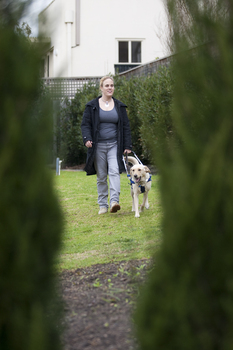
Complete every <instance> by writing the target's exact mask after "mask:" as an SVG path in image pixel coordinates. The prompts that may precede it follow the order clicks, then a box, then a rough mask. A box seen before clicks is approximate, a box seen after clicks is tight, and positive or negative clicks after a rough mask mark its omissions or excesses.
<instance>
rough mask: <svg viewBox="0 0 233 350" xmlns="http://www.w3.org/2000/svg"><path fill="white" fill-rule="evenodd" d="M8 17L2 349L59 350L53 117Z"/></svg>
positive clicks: (0, 213) (0, 148) (2, 128)
mask: <svg viewBox="0 0 233 350" xmlns="http://www.w3.org/2000/svg"><path fill="white" fill-rule="evenodd" d="M4 8H5V9H7V10H9V8H8V7H7V6H5V7H4ZM8 16H9V12H8V13H6V16H5V19H4V23H3V22H1V23H0V52H1V55H0V77H1V78H0V115H1V118H0V187H1V195H0V349H1V350H42V349H43V350H52V349H54V350H59V349H60V348H61V346H60V328H59V320H58V317H60V311H59V307H58V306H59V305H58V304H56V302H55V300H56V299H57V293H55V274H54V266H53V264H54V260H55V258H56V255H57V252H58V249H59V247H60V241H61V230H62V214H61V209H60V206H59V203H58V199H57V196H56V194H55V193H54V188H53V181H52V174H51V173H50V170H48V169H47V166H46V162H47V150H48V147H49V143H50V140H51V138H52V115H51V113H50V112H49V110H48V106H49V103H47V102H45V101H43V99H42V98H40V91H41V86H40V78H39V71H40V55H39V52H37V49H36V48H35V47H34V46H32V45H30V44H29V41H28V40H27V39H26V38H25V37H24V36H22V35H20V34H17V33H16V32H15V31H14V21H13V24H12V21H11V20H12V18H10V20H9V21H8ZM39 98H40V99H39ZM38 106H39V108H38ZM37 108H38V110H37ZM37 112H39V113H37Z"/></svg>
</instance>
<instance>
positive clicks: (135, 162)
mask: <svg viewBox="0 0 233 350" xmlns="http://www.w3.org/2000/svg"><path fill="white" fill-rule="evenodd" d="M124 158H125V157H124ZM125 159H126V158H125ZM128 162H129V163H131V164H133V165H135V164H139V162H138V160H137V159H136V158H134V157H131V156H128Z"/></svg>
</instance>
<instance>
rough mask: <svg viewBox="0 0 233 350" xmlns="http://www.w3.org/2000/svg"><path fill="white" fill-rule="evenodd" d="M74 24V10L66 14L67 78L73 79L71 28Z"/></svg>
mask: <svg viewBox="0 0 233 350" xmlns="http://www.w3.org/2000/svg"><path fill="white" fill-rule="evenodd" d="M73 22H74V13H73V11H72V10H67V11H66V12H65V24H66V52H67V73H68V74H67V76H68V77H71V73H72V72H71V46H72V32H71V26H72V24H73Z"/></svg>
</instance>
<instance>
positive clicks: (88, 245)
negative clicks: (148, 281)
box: [55, 170, 162, 270]
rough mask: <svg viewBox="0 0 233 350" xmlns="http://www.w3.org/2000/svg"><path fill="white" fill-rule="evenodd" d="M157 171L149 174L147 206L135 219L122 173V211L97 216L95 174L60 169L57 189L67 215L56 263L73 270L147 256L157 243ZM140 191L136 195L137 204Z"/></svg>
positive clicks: (160, 212)
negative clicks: (148, 206)
mask: <svg viewBox="0 0 233 350" xmlns="http://www.w3.org/2000/svg"><path fill="white" fill-rule="evenodd" d="M158 182H159V176H158V175H153V176H152V188H151V191H150V192H149V203H150V208H149V209H148V210H146V209H145V211H144V212H143V213H141V214H140V215H141V216H140V218H135V217H134V213H133V212H132V211H131V207H132V200H131V195H130V185H129V184H128V183H129V180H128V178H127V176H126V174H122V175H121V195H120V205H121V210H120V211H118V212H117V213H115V214H110V212H108V213H107V214H103V215H98V210H99V206H98V203H97V188H96V176H86V173H85V172H84V171H64V170H63V171H61V175H60V176H56V177H55V188H56V191H57V194H58V198H59V201H60V204H61V207H62V209H63V213H64V217H65V228H64V232H63V237H62V249H61V251H60V255H59V259H58V261H57V267H58V269H59V270H64V269H69V270H72V269H77V268H80V267H85V266H91V265H93V264H97V263H100V264H102V263H109V262H114V261H121V260H132V259H144V258H146V259H148V258H150V257H151V256H152V254H153V252H154V251H155V250H156V249H158V247H159V246H160V243H161V218H162V210H161V204H160V196H159V188H158ZM141 202H142V195H141V196H140V203H141Z"/></svg>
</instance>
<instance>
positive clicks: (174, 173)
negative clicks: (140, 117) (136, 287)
mask: <svg viewBox="0 0 233 350" xmlns="http://www.w3.org/2000/svg"><path fill="white" fill-rule="evenodd" d="M169 3H170V4H172V5H176V7H173V8H172V10H171V11H172V12H170V14H171V19H172V24H173V29H174V35H175V36H174V43H175V48H176V50H181V49H182V50H184V49H187V48H189V44H190V42H191V39H190V35H192V39H193V40H194V39H195V42H196V43H199V44H201V43H202V44H203V40H205V42H207V44H203V45H201V46H199V48H196V49H195V50H191V51H183V53H180V54H177V56H176V60H175V62H174V65H173V69H172V74H173V76H174V88H173V99H172V106H171V107H172V108H171V116H172V124H173V128H174V129H175V135H174V138H173V139H172V141H171V142H169V143H168V144H167V146H169V147H164V148H163V150H162V153H161V155H160V156H159V157H158V163H159V168H160V174H161V180H160V185H161V198H162V204H163V211H164V219H163V242H162V246H161V249H160V252H159V254H157V255H156V256H155V259H154V261H155V267H154V269H153V271H152V273H151V274H150V276H149V280H148V284H147V285H146V286H145V287H144V289H143V292H142V296H141V299H140V303H139V304H138V308H137V312H136V316H135V319H136V324H137V335H138V339H139V342H140V346H141V349H143V350H149V349H151V350H152V349H153V350H154V349H160V350H162V349H166V350H169V349H172V350H174V349H179V350H182V349H188V350H196V349H203V350H213V349H221V350H229V349H231V348H232V346H233V338H232V325H233V287H232V286H233V277H232V271H233V257H232V249H233V235H232V231H233V205H232V203H233V181H232V179H233V163H232V159H233V143H232V133H233V118H232V111H233V99H232V94H233V68H232V61H233V37H232V23H233V22H232V20H233V13H232V5H233V1H232V0H231V1H229V2H228V4H229V5H230V6H229V8H226V7H225V12H224V6H226V3H224V2H221V3H220V2H215V3H213V2H208V1H207V2H205V3H202V5H200V4H197V3H195V2H190V1H188V0H187V1H186V0H185V1H182V2H173V1H169ZM181 4H183V6H185V9H186V11H183V12H179V10H180V8H179V6H178V5H181ZM213 4H215V5H216V6H217V7H216V8H215V9H217V10H218V12H215V11H214V7H213ZM198 5H200V6H198ZM204 5H205V6H204ZM182 9H183V8H182ZM184 13H185V14H186V15H187V16H188V18H183V21H180V20H178V19H180V16H181V17H182V16H183V15H184ZM223 13H225V17H224V21H223V18H222V17H221V16H222V14H223ZM220 15H221V16H220ZM191 19H192V20H191ZM185 20H186V22H185ZM181 23H186V24H189V27H188V30H187V31H183V30H182V29H183V28H181V27H180V25H181ZM194 34H195V36H194ZM164 140H165V137H162V135H161V138H160V139H159V142H160V141H161V142H164ZM172 145H174V147H170V146H172Z"/></svg>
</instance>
